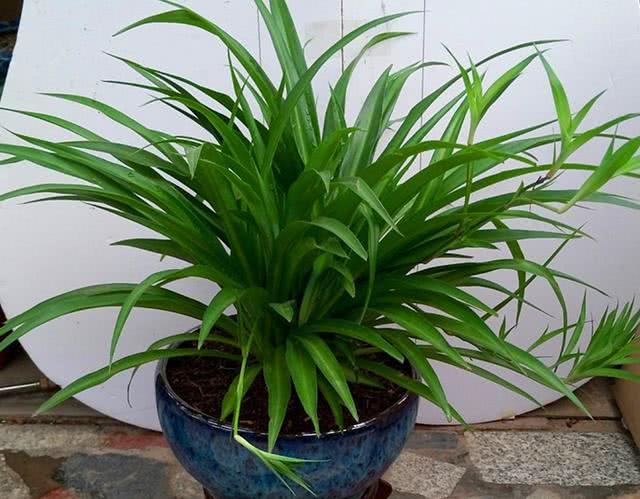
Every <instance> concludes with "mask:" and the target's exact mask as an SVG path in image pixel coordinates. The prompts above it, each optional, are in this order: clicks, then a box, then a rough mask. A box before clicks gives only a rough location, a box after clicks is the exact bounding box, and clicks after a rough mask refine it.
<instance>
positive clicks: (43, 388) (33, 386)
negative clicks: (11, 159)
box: [0, 378, 57, 397]
mask: <svg viewBox="0 0 640 499" xmlns="http://www.w3.org/2000/svg"><path fill="white" fill-rule="evenodd" d="M55 388H57V386H56V385H55V384H54V383H52V382H51V381H49V380H48V379H47V378H41V379H39V380H38V381H33V382H31V383H21V384H18V385H9V386H0V397H2V396H8V395H18V394H23V393H35V392H48V391H51V390H54V389H55Z"/></svg>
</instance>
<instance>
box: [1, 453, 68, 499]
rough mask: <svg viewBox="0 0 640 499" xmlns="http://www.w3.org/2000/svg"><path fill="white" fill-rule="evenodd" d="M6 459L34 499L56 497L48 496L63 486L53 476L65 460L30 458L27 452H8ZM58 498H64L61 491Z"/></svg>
mask: <svg viewBox="0 0 640 499" xmlns="http://www.w3.org/2000/svg"><path fill="white" fill-rule="evenodd" d="M5 459H6V461H7V465H8V466H9V467H10V468H11V469H12V470H13V471H15V472H16V473H17V474H18V475H20V477H21V478H22V480H23V481H24V483H26V484H27V487H29V490H30V491H31V495H32V496H33V497H47V499H52V498H55V497H56V495H55V494H54V495H52V496H51V497H49V496H48V495H47V494H49V493H54V492H55V491H56V490H59V489H60V488H61V485H62V484H60V483H59V482H56V481H55V480H54V478H53V475H54V474H55V472H56V470H57V469H58V468H59V467H60V465H61V464H62V463H63V461H64V458H57V459H56V458H53V457H51V456H30V455H29V454H27V453H26V452H7V453H5ZM58 496H60V497H64V495H62V492H60V491H59V492H58Z"/></svg>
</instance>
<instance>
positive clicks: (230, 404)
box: [220, 364, 262, 421]
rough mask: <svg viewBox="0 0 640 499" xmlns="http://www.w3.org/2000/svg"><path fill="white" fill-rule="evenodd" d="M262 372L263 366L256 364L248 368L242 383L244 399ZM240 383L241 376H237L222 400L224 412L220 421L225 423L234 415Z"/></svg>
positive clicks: (222, 411)
mask: <svg viewBox="0 0 640 499" xmlns="http://www.w3.org/2000/svg"><path fill="white" fill-rule="evenodd" d="M261 371H262V365H260V364H254V365H251V366H247V368H246V370H245V372H244V379H243V381H242V398H244V396H245V395H246V394H247V392H248V391H249V389H250V388H251V386H252V385H253V383H254V382H255V380H256V378H257V377H258V374H260V372H261ZM239 382H240V375H238V376H236V377H235V378H234V380H233V381H232V382H231V384H230V385H229V388H228V389H227V393H226V394H225V396H224V398H223V399H222V410H221V413H220V421H225V420H226V419H227V418H228V417H229V416H231V414H232V413H233V411H234V409H235V406H236V401H237V396H238V383H239Z"/></svg>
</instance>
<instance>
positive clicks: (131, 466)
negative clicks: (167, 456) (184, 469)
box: [56, 454, 173, 499]
mask: <svg viewBox="0 0 640 499" xmlns="http://www.w3.org/2000/svg"><path fill="white" fill-rule="evenodd" d="M56 479H57V480H58V481H59V482H60V483H62V484H64V485H65V486H66V487H67V488H69V489H73V490H74V491H78V492H80V493H81V494H86V495H88V496H89V497H91V498H99V499H149V498H153V499H173V497H172V496H173V494H171V492H170V486H169V477H168V476H167V466H166V465H165V464H163V463H159V462H157V461H153V460H151V459H145V458H141V457H137V456H125V455H120V454H102V455H86V454H76V455H73V456H71V457H70V458H69V459H67V460H66V461H65V462H64V463H63V464H62V465H61V466H60V468H59V469H58V470H57V472H56Z"/></svg>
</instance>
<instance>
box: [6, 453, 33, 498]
mask: <svg viewBox="0 0 640 499" xmlns="http://www.w3.org/2000/svg"><path fill="white" fill-rule="evenodd" d="M0 497H2V499H30V497H31V494H30V493H29V488H28V487H27V485H26V484H25V483H24V482H23V481H22V478H20V475H18V474H17V473H16V472H15V471H13V470H12V469H11V468H9V466H7V464H6V462H5V459H4V456H2V455H0Z"/></svg>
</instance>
